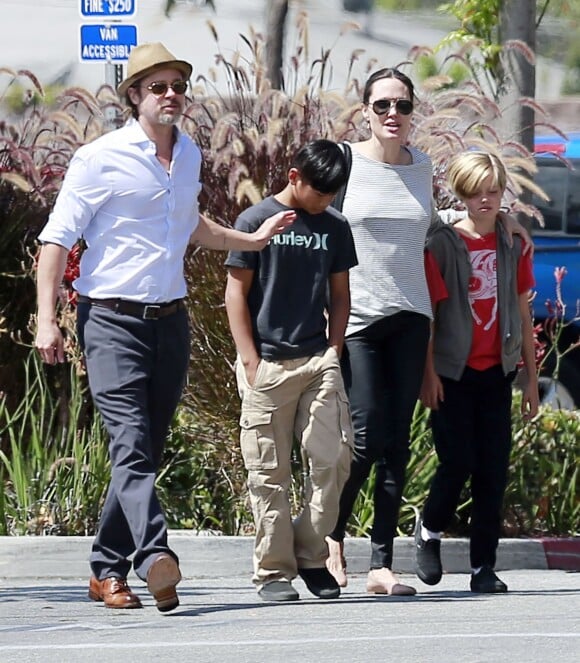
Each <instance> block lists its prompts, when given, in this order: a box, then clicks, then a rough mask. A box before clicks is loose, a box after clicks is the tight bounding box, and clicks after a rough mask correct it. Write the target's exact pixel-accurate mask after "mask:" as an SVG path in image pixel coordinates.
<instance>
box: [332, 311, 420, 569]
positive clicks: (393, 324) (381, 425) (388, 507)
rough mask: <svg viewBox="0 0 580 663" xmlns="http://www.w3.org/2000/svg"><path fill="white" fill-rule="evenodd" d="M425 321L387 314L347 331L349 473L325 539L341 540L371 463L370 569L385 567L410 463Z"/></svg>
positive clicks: (410, 315)
mask: <svg viewBox="0 0 580 663" xmlns="http://www.w3.org/2000/svg"><path fill="white" fill-rule="evenodd" d="M428 337H429V320H428V318H427V317H426V316H424V315H420V314H418V313H410V312H401V313H396V314H395V315H392V316H388V317H385V318H383V319H381V320H379V321H377V322H375V323H373V324H372V325H370V326H369V327H367V328H366V329H364V330H363V331H362V332H359V333H357V334H355V335H353V336H349V337H348V338H347V340H346V348H345V352H344V355H343V358H342V369H343V377H344V382H345V387H346V390H347V393H348V396H349V399H350V406H351V410H352V421H353V427H354V434H355V444H354V454H353V459H352V463H351V466H350V476H349V478H348V481H347V482H346V484H345V486H344V488H343V491H342V494H341V497H340V512H339V516H338V521H337V524H336V527H335V529H334V531H333V532H332V534H331V537H332V538H333V539H335V540H336V541H342V540H343V539H344V535H345V531H346V524H347V522H348V519H349V518H350V515H351V513H352V510H353V507H354V503H355V501H356V498H357V496H358V493H359V491H360V489H361V487H362V485H363V483H364V482H365V480H366V479H367V477H368V476H369V473H370V470H371V468H372V465H373V463H376V482H375V488H374V496H373V498H374V520H373V527H372V530H371V568H373V569H377V568H382V567H387V568H391V566H392V562H393V539H394V537H395V535H396V530H397V521H398V518H399V506H400V503H401V496H402V493H403V487H404V484H405V470H406V467H407V461H408V460H409V429H410V427H411V420H412V418H413V410H414V408H415V404H416V402H417V396H418V394H419V389H420V387H421V381H422V378H423V369H424V366H425V353H426V349H427V341H428Z"/></svg>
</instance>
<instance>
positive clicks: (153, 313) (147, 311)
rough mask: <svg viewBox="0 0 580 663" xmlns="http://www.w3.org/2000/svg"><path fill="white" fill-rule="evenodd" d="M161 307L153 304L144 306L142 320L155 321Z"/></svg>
mask: <svg viewBox="0 0 580 663" xmlns="http://www.w3.org/2000/svg"><path fill="white" fill-rule="evenodd" d="M159 311H161V306H157V305H155V304H146V305H145V308H144V309H143V320H157V318H158V317H159Z"/></svg>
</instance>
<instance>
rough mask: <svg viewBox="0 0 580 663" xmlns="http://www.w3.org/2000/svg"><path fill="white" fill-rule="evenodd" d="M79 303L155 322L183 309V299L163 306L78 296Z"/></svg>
mask: <svg viewBox="0 0 580 663" xmlns="http://www.w3.org/2000/svg"><path fill="white" fill-rule="evenodd" d="M79 302H81V303H83V304H90V305H91V306H100V307H102V308H108V309H110V310H111V311H115V312H116V313H122V314H123V315H132V316H134V317H136V318H142V319H143V320H157V319H158V318H164V317H165V316H167V315H173V314H174V313H177V311H180V310H181V309H184V308H185V302H184V301H183V299H175V300H173V301H172V302H166V303H163V304H142V303H140V302H130V301H127V300H126V299H92V298H91V297H85V296H84V295H79Z"/></svg>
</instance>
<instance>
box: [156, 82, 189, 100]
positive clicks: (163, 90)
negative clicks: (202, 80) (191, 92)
mask: <svg viewBox="0 0 580 663" xmlns="http://www.w3.org/2000/svg"><path fill="white" fill-rule="evenodd" d="M146 87H147V89H148V90H150V91H151V92H153V94H154V95H155V96H156V97H160V96H161V95H162V94H167V90H168V89H169V88H171V89H172V90H173V91H174V92H175V94H185V91H186V90H187V81H174V82H173V83H166V82H165V81H155V82H153V83H151V84H150V85H147V86H146Z"/></svg>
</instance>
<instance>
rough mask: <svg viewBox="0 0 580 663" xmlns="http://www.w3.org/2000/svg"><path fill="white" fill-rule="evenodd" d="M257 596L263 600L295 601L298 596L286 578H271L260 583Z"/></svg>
mask: <svg viewBox="0 0 580 663" xmlns="http://www.w3.org/2000/svg"><path fill="white" fill-rule="evenodd" d="M258 596H259V597H260V598H262V599H264V601H297V600H298V599H299V598H300V596H299V594H298V592H297V591H296V590H295V589H294V587H292V585H291V583H290V582H289V581H288V580H272V581H270V582H267V583H265V584H264V585H262V588H261V589H259V590H258Z"/></svg>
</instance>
